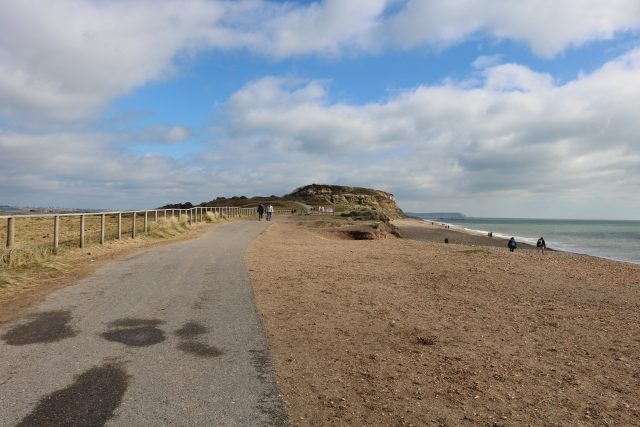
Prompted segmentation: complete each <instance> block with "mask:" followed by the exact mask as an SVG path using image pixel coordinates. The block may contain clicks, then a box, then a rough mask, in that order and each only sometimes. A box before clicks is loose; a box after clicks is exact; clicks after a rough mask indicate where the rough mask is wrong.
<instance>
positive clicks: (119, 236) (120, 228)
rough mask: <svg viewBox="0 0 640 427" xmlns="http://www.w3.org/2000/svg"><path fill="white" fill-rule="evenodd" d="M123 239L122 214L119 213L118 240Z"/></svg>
mask: <svg viewBox="0 0 640 427" xmlns="http://www.w3.org/2000/svg"><path fill="white" fill-rule="evenodd" d="M120 239H122V212H118V240H120Z"/></svg>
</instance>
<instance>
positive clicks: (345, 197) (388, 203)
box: [285, 184, 405, 219]
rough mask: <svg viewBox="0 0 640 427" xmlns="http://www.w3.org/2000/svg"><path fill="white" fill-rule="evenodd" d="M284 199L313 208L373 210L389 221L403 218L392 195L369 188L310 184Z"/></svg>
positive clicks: (402, 213)
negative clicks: (332, 207) (301, 202)
mask: <svg viewBox="0 0 640 427" xmlns="http://www.w3.org/2000/svg"><path fill="white" fill-rule="evenodd" d="M285 198H292V199H297V200H300V201H303V202H305V203H308V204H310V205H313V206H320V205H330V206H334V207H335V208H336V209H337V210H339V211H347V210H358V209H363V208H368V209H374V210H376V211H380V212H382V213H384V214H385V215H387V216H388V217H389V218H391V219H394V218H402V217H404V216H405V214H404V212H402V210H401V209H400V208H399V207H398V205H397V204H396V199H395V197H394V196H393V194H391V193H387V192H385V191H381V190H374V189H371V188H362V187H345V186H341V185H321V184H311V185H307V186H304V187H300V188H298V189H296V190H295V191H294V192H293V193H291V194H288V195H286V196H285Z"/></svg>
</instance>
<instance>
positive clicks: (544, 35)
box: [387, 0, 640, 57]
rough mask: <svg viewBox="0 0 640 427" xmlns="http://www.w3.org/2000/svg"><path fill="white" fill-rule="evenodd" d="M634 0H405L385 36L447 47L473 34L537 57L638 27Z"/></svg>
mask: <svg viewBox="0 0 640 427" xmlns="http://www.w3.org/2000/svg"><path fill="white" fill-rule="evenodd" d="M639 26H640V3H639V2H637V1H636V0H613V1H610V0H563V1H561V2H558V1H554V0H528V1H526V0H525V1H510V2H496V1H486V0H450V1H446V2H442V1H437V0H409V1H408V2H407V4H406V7H404V8H403V9H402V10H401V11H400V12H399V13H397V14H396V15H395V16H394V17H393V18H392V19H390V22H389V25H388V28H387V35H388V37H389V38H390V39H391V40H393V41H394V42H395V44H398V45H400V46H405V47H407V46H416V45H419V44H424V43H426V44H432V45H439V46H448V45H450V44H452V43H457V42H460V41H462V40H463V39H464V38H466V37H468V36H470V35H472V34H474V33H488V34H490V35H492V36H495V37H499V38H506V39H513V40H520V41H523V42H525V43H527V44H528V45H529V46H531V48H532V49H533V51H534V52H535V53H536V54H538V55H541V56H545V57H550V56H554V55H556V54H558V53H560V52H562V51H563V50H565V49H566V48H567V47H569V46H580V45H583V44H585V43H587V42H589V41H592V40H602V39H610V38H612V37H613V36H614V35H615V34H616V33H617V32H620V31H627V30H632V29H636V30H637V29H638V27H639Z"/></svg>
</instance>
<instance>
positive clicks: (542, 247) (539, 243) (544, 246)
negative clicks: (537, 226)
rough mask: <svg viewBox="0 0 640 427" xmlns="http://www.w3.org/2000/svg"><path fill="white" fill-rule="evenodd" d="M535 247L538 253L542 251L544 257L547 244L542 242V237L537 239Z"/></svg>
mask: <svg viewBox="0 0 640 427" xmlns="http://www.w3.org/2000/svg"><path fill="white" fill-rule="evenodd" d="M536 246H537V247H538V252H540V251H542V255H544V250H545V249H547V242H545V241H544V237H540V238H539V239H538V242H537V243H536Z"/></svg>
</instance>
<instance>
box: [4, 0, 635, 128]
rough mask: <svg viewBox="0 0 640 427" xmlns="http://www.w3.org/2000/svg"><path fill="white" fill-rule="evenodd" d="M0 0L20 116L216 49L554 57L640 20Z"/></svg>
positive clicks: (9, 95)
mask: <svg viewBox="0 0 640 427" xmlns="http://www.w3.org/2000/svg"><path fill="white" fill-rule="evenodd" d="M0 7H1V13H0V28H2V37H1V38H0V116H4V117H10V118H11V120H13V121H15V120H20V119H24V116H25V115H28V116H34V117H37V118H38V119H39V120H40V121H42V120H44V119H49V120H54V121H61V120H62V121H74V120H78V119H85V118H87V117H91V116H93V115H95V114H96V113H98V112H100V110H101V108H103V107H104V106H105V105H106V104H108V103H109V102H110V101H112V100H113V99H115V98H117V97H120V96H123V95H127V94H129V93H131V92H132V91H133V90H134V89H135V88H137V87H140V86H142V85H145V84H147V83H149V82H151V81H157V80H160V79H163V78H166V77H167V76H169V75H171V74H172V73H174V72H175V70H176V61H178V58H189V57H192V56H194V55H196V54H198V53H199V52H202V51H206V50H209V49H249V50H251V51H253V52H256V53H258V54H260V55H265V56H271V57H274V58H286V57H290V56H295V55H306V54H321V55H333V56H335V55H341V54H343V53H344V52H345V51H347V52H349V51H354V50H355V51H364V52H378V51H381V50H384V49H394V48H410V47H413V46H417V45H425V44H426V45H432V46H440V47H442V46H448V45H450V44H453V43H457V42H460V41H463V40H464V39H465V38H467V37H469V36H471V35H473V34H475V33H478V32H480V33H486V34H489V35H490V36H493V37H498V38H507V39H514V40H521V41H523V42H525V43H527V44H528V45H530V46H531V48H532V49H533V50H534V52H536V53H537V54H539V55H542V56H552V55H555V54H558V53H559V52H562V51H563V50H564V49H566V48H567V47H569V46H579V45H582V44H584V43H587V42H589V41H591V40H598V39H607V38H611V37H613V36H614V35H615V34H616V33H618V32H622V31H627V30H637V29H638V28H640V2H638V1H637V0H565V1H562V2H555V1H552V0H545V1H538V0H536V1H534V0H529V1H517V2H515V1H514V2H494V1H486V0H452V1H447V2H442V1H435V0H419V1H418V0H409V1H407V2H398V1H396V0H386V1H385V0H357V1H356V0H351V1H342V0H327V1H324V2H318V3H316V2H313V3H301V4H298V3H290V2H285V3H279V2H268V1H257V0H239V1H235V2H225V1H214V0H210V1H207V0H190V1H183V2H174V1H169V0H132V1H126V2H120V1H118V2H102V1H89V0H85V1H80V0H59V1H55V2H42V1H38V0H6V1H3V2H2V5H1V6H0ZM396 9H397V10H396ZM390 10H393V12H390ZM24 121H25V122H28V121H29V120H28V118H27V119H25V120H24Z"/></svg>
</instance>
